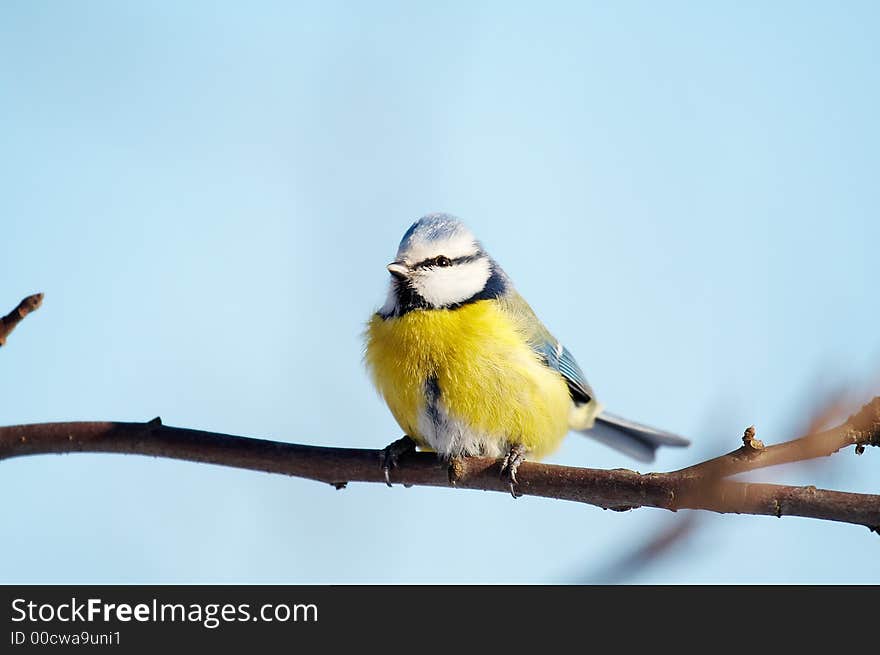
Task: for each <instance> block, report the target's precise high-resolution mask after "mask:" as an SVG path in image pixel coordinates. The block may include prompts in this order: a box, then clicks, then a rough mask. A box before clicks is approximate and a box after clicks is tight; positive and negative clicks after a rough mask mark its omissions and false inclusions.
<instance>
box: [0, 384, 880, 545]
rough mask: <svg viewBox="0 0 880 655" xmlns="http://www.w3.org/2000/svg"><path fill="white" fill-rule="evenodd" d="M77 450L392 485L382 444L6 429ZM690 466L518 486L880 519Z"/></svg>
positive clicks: (452, 469) (25, 444) (610, 502)
mask: <svg viewBox="0 0 880 655" xmlns="http://www.w3.org/2000/svg"><path fill="white" fill-rule="evenodd" d="M875 402H876V401H875ZM860 438H861V437H860ZM876 439H877V434H876V433H875V434H872V435H871V436H870V438H865V441H864V443H866V444H868V443H871V444H874V443H876ZM860 443H861V442H860ZM783 445H785V444H783ZM768 450H769V449H768ZM70 452H94V453H127V454H140V455H152V456H157V457H169V458H173V459H183V460H188V461H194V462H205V463H210V464H219V465H223V466H232V467H236V468H243V469H250V470H255V471H265V472H268V473H280V474H284V475H292V476H297V477H302V478H308V479H311V480H317V481H320V482H325V483H328V484H331V485H333V486H335V487H337V488H341V487H342V486H344V485H345V483H347V482H351V481H356V482H379V483H384V476H383V473H382V469H381V466H380V461H381V460H380V457H381V451H378V450H363V449H352V448H327V447H320V446H306V445H297V444H290V443H283V442H277V441H267V440H263V439H252V438H247V437H236V436H231V435H226V434H219V433H215V432H203V431H200V430H190V429H185V428H175V427H169V426H164V425H162V423H161V421H160V420H159V419H154V420H153V421H150V422H148V423H107V422H104V423H87V422H77V423H43V424H34V425H18V426H10V427H2V428H0V459H6V458H11V457H17V456H22V455H37V454H48V453H70ZM710 461H715V460H710ZM687 471H688V469H684V470H683V471H681V472H672V473H646V474H639V473H636V472H635V471H630V470H626V469H615V470H611V471H604V470H595V469H583V468H574V467H570V466H557V465H550V464H537V463H533V462H524V463H523V464H522V465H521V467H520V469H519V470H518V472H517V478H518V480H519V485H518V491H519V492H520V493H522V494H524V495H532V496H542V497H545V498H555V499H560V500H571V501H576V502H582V503H589V504H591V505H597V506H599V507H603V508H607V509H615V510H621V511H623V510H628V509H634V508H636V507H657V508H662V509H668V510H673V511H674V510H678V509H685V508H687V509H704V510H711V511H715V512H723V513H727V512H735V513H740V514H758V515H769V516H803V517H810V518H818V519H825V520H829V521H840V522H844V523H854V524H858V525H864V526H867V527H869V528H871V529H874V530H876V529H877V527H878V526H880V495H868V494H855V493H845V492H839V491H828V490H823V489H816V488H815V487H792V486H783V485H774V484H749V483H744V482H732V481H726V480H721V481H718V482H717V483H716V484H713V485H711V488H710V489H707V488H706V485H705V484H704V480H703V478H702V477H701V476H693V475H691V474H688V473H686V472H687ZM392 477H393V480H394V481H395V482H399V483H403V484H406V485H421V486H435V487H448V486H455V487H458V488H463V489H479V490H483V491H500V492H504V493H508V492H509V489H508V486H507V483H506V482H504V481H502V480H501V479H500V478H499V461H498V460H495V459H490V458H485V457H468V458H464V459H457V460H454V461H453V464H452V465H451V466H448V467H447V466H446V465H443V464H441V463H439V462H438V460H437V457H436V456H435V455H434V454H431V453H415V454H413V455H410V456H405V457H404V458H403V459H402V461H401V466H400V467H398V468H396V469H394V471H393V475H392Z"/></svg>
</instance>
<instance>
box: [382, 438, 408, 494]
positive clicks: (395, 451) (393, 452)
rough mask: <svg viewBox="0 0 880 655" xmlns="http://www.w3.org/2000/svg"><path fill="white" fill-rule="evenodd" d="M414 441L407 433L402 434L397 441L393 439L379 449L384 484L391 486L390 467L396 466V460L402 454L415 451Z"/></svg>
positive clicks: (397, 460) (398, 459)
mask: <svg viewBox="0 0 880 655" xmlns="http://www.w3.org/2000/svg"><path fill="white" fill-rule="evenodd" d="M415 450H416V442H415V441H413V440H412V439H411V438H410V437H408V436H407V435H403V437H401V438H400V439H398V440H397V441H393V442H391V443H390V444H388V445H387V446H385V448H383V449H382V450H381V451H379V455H380V457H381V459H382V472H383V473H384V474H385V484H387V485H388V486H389V487H390V486H391V469H393V468H397V465H398V462H399V461H400V458H401V457H402V456H403V455H406V454H408V453H412V452H415Z"/></svg>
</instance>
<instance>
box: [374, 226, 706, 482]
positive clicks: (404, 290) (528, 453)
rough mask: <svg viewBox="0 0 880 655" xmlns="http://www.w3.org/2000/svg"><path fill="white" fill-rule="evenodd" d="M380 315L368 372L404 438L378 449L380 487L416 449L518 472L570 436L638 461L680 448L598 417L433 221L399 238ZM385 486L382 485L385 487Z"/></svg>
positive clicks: (590, 396) (474, 262) (460, 240)
mask: <svg viewBox="0 0 880 655" xmlns="http://www.w3.org/2000/svg"><path fill="white" fill-rule="evenodd" d="M388 271H389V273H390V274H391V281H390V287H389V290H388V297H387V300H386V301H385V304H384V305H383V306H382V307H381V308H380V309H379V311H378V312H376V314H375V315H374V316H373V317H372V319H371V320H370V321H369V324H368V327H367V330H366V335H365V337H366V354H365V360H366V364H367V367H368V369H369V371H370V373H371V375H372V379H373V382H374V383H375V385H376V388H377V389H378V391H379V393H380V394H381V395H382V397H383V398H384V399H385V401H386V403H387V404H388V407H389V409H390V410H391V413H392V414H393V415H394V418H395V419H396V420H397V423H398V424H399V425H400V427H401V428H402V429H403V431H404V433H405V435H406V436H405V437H404V438H403V439H401V440H399V441H397V442H395V443H394V444H391V446H389V447H388V448H386V449H385V451H384V452H385V455H386V457H385V463H384V468H385V476H386V482H389V477H388V472H389V470H390V468H392V467H393V466H394V465H395V463H396V459H397V457H398V456H400V455H401V454H402V453H403V452H405V451H406V450H409V449H414V448H415V447H416V446H418V447H419V448H421V449H424V450H432V451H434V452H436V453H437V454H438V455H439V456H440V457H441V458H443V459H445V460H450V459H452V458H454V457H466V456H469V455H482V456H487V457H503V458H504V461H503V464H502V472H503V474H504V475H506V477H507V479H508V481H509V482H510V485H511V492H512V493H514V495H516V494H515V487H514V485H515V484H516V470H517V467H518V466H519V464H520V462H522V461H523V460H524V459H525V458H526V457H529V458H530V459H531V458H534V459H540V458H541V457H544V456H546V455H547V454H549V453H550V452H552V451H553V450H554V449H556V448H557V447H558V446H559V444H560V443H561V441H562V439H563V437H565V435H566V434H567V433H568V432H569V431H575V432H579V433H583V434H585V435H588V436H590V437H593V438H594V439H597V440H599V441H601V442H602V443H604V444H606V445H608V446H611V447H612V448H616V449H618V450H620V451H622V452H624V453H626V454H628V455H630V456H632V457H634V458H636V459H638V460H641V461H646V462H647V461H652V460H653V459H654V453H655V451H656V449H657V447H658V446H661V445H666V446H687V445H688V443H689V442H688V441H687V440H686V439H683V438H682V437H679V436H677V435H674V434H670V433H669V432H663V431H661V430H656V429H654V428H651V427H648V426H646V425H642V424H640V423H636V422H634V421H629V420H626V419H623V418H620V417H618V416H614V415H613V414H609V413H608V412H606V411H604V409H603V407H602V405H601V404H600V403H599V402H598V401H597V400H596V394H595V393H594V392H593V389H592V388H591V387H590V385H589V384H588V383H587V380H586V378H585V377H584V374H583V372H582V371H581V369H580V367H579V366H578V363H577V362H576V361H575V359H574V357H573V356H572V354H571V352H569V350H568V349H567V348H566V347H565V346H563V345H562V343H560V342H559V340H558V339H556V338H555V337H554V336H553V335H552V334H551V333H550V331H549V330H548V329H547V328H546V327H544V325H543V324H542V323H541V321H540V320H538V317H537V316H536V315H535V312H534V311H533V310H532V308H531V307H530V306H529V305H528V303H527V302H526V301H525V300H524V299H523V298H522V296H520V295H519V293H517V291H516V289H515V288H514V286H513V284H512V282H511V280H510V278H509V277H508V276H507V275H506V274H505V273H504V271H503V270H502V269H501V267H500V266H499V265H498V263H497V262H496V261H495V260H494V259H492V257H491V256H489V254H488V253H487V252H486V250H485V249H484V248H483V246H482V245H481V243H480V242H479V241H477V239H476V238H475V237H474V235H473V233H471V231H470V230H469V229H468V228H467V227H465V225H464V224H463V223H462V222H461V221H459V220H458V219H457V218H455V217H453V216H450V215H448V214H430V215H428V216H425V217H423V218H421V219H419V220H418V221H416V222H415V223H413V225H412V226H411V227H410V228H409V229H408V230H407V231H406V233H405V234H404V235H403V239H402V240H401V242H400V247H399V248H398V250H397V257H396V258H395V261H393V262H392V263H390V264H388ZM389 484H390V482H389Z"/></svg>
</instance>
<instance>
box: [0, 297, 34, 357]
mask: <svg viewBox="0 0 880 655" xmlns="http://www.w3.org/2000/svg"><path fill="white" fill-rule="evenodd" d="M41 304H43V294H42V293H35V294H34V295H32V296H28V297H27V298H25V299H24V300H22V301H21V302H20V303H18V306H17V307H16V308H15V309H13V310H12V311H11V312H9V313H8V314H7V315H6V316H4V317H3V318H0V347H2V346H4V345H6V339H7V338H8V337H9V335H10V334H11V333H12V331H13V330H14V329H15V327H16V326H17V325H18V324H19V323H21V322H22V320H23V319H24V317H25V316H27V315H28V314H30V313H31V312H33V311H36V310H37V309H39V308H40V305H41Z"/></svg>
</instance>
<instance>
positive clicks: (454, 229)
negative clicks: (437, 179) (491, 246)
mask: <svg viewBox="0 0 880 655" xmlns="http://www.w3.org/2000/svg"><path fill="white" fill-rule="evenodd" d="M388 272H389V273H391V287H390V290H389V294H388V300H387V301H386V303H385V305H384V306H383V307H382V309H381V310H380V311H379V313H380V314H382V315H383V316H391V315H397V316H400V315H402V314H404V313H406V312H408V311H411V310H413V309H443V308H454V307H458V306H460V305H462V304H464V303H467V302H470V301H473V300H478V299H481V298H492V297H497V296H498V295H500V294H501V293H502V292H503V291H504V287H505V286H506V278H505V277H504V274H503V272H501V269H500V268H498V266H497V265H496V264H495V262H494V261H493V260H492V259H491V258H490V257H489V255H488V254H486V252H485V251H484V250H483V247H482V246H481V245H480V242H479V241H477V239H476V237H474V235H473V233H472V232H471V231H470V230H469V229H468V228H467V227H465V225H464V223H462V222H461V221H460V220H458V219H457V218H455V217H454V216H450V215H449V214H428V215H427V216H423V217H422V218H420V219H419V220H417V221H416V222H415V223H413V224H412V226H410V228H409V229H408V230H407V231H406V233H405V234H404V235H403V239H401V241H400V247H399V248H398V250H397V256H396V258H395V260H394V261H393V262H391V263H390V264H388Z"/></svg>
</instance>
